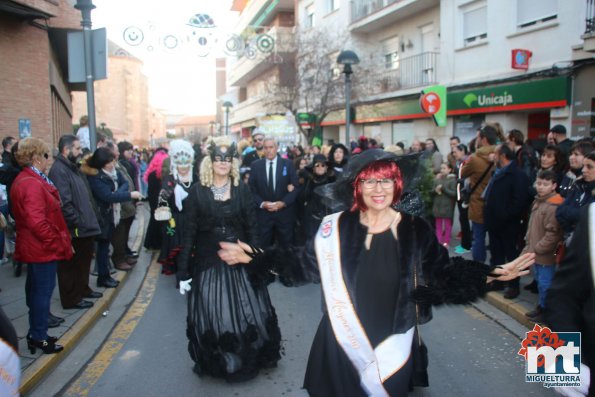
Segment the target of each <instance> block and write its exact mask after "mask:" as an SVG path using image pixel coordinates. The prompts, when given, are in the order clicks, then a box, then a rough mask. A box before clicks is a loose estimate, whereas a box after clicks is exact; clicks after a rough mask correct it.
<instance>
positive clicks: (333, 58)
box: [328, 51, 343, 80]
mask: <svg viewBox="0 0 595 397" xmlns="http://www.w3.org/2000/svg"><path fill="white" fill-rule="evenodd" d="M339 54H340V51H335V52H332V53H330V54H329V55H328V59H329V62H330V65H331V76H332V78H333V80H337V79H338V78H340V77H341V73H343V66H342V65H339V64H338V63H337V57H338V56H339Z"/></svg>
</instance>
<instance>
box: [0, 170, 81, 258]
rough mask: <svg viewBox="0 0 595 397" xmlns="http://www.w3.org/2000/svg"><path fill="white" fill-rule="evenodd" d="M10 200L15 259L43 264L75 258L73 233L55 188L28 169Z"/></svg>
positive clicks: (22, 175)
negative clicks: (71, 238)
mask: <svg viewBox="0 0 595 397" xmlns="http://www.w3.org/2000/svg"><path fill="white" fill-rule="evenodd" d="M10 200H11V212H12V215H13V217H14V220H15V223H16V229H17V230H16V232H17V239H16V247H15V252H14V259H16V260H17V261H20V262H25V263H44V262H51V261H57V260H68V259H70V258H72V244H71V241H70V233H69V231H68V227H67V226H66V222H65V221H64V216H63V215H62V210H61V209H60V195H59V193H58V190H57V189H56V188H55V187H53V186H50V185H49V184H48V183H47V182H46V181H44V180H43V179H42V178H41V177H40V176H39V175H37V174H36V173H35V172H34V171H33V170H32V169H30V168H29V167H26V168H24V169H23V170H22V171H21V172H20V173H19V175H18V176H17V177H16V179H15V180H14V182H13V184H12V186H11V188H10Z"/></svg>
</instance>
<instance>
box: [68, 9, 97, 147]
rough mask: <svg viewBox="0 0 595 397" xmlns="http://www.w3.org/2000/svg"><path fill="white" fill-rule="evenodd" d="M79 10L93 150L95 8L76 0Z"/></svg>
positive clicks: (95, 139)
mask: <svg viewBox="0 0 595 397" xmlns="http://www.w3.org/2000/svg"><path fill="white" fill-rule="evenodd" d="M74 8H76V9H77V10H80V11H81V14H82V16H83V20H82V21H81V26H82V27H83V48H84V50H85V76H86V87H87V117H88V118H89V145H90V146H91V147H90V148H89V149H91V151H94V150H95V149H96V147H97V135H96V125H95V91H94V88H93V81H94V80H95V79H94V77H93V55H92V43H91V33H92V31H91V10H92V9H94V8H95V6H94V5H93V0H76V4H75V6H74Z"/></svg>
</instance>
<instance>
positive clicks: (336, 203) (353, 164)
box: [315, 149, 425, 213]
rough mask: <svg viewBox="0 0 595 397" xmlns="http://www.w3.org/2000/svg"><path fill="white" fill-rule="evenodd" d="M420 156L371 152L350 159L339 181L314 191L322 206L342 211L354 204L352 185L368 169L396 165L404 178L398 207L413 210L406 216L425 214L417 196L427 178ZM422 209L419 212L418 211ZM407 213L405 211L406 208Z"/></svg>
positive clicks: (380, 151)
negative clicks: (374, 165) (386, 163)
mask: <svg viewBox="0 0 595 397" xmlns="http://www.w3.org/2000/svg"><path fill="white" fill-rule="evenodd" d="M420 155H421V154H420V153H412V154H405V155H398V154H395V153H391V152H386V151H384V150H382V149H368V150H365V151H363V152H361V153H359V154H357V155H354V156H352V157H351V158H350V159H349V163H347V166H346V167H344V168H343V173H342V174H341V176H340V178H339V180H337V182H334V183H330V184H327V185H324V186H321V187H319V188H317V189H316V190H315V192H316V194H318V195H320V196H321V197H322V201H323V204H324V205H325V206H326V207H327V208H328V209H329V210H330V211H331V212H337V211H343V210H346V209H349V208H351V205H352V204H353V182H354V181H355V179H356V177H357V175H358V174H359V173H360V172H361V171H362V170H363V169H364V168H366V167H367V166H368V165H370V164H372V163H374V162H376V161H389V162H394V163H396V164H397V166H398V167H399V169H400V170H401V177H402V178H403V194H402V195H401V204H399V207H407V208H409V207H411V208H409V209H408V210H407V212H413V213H418V212H421V211H422V210H423V204H422V202H421V198H420V197H419V195H418V194H417V193H415V191H414V190H415V187H416V186H418V185H419V183H420V181H421V178H422V177H423V174H424V169H425V168H424V165H423V162H422V161H420ZM418 207H419V210H417V208H418ZM403 209H405V208H403Z"/></svg>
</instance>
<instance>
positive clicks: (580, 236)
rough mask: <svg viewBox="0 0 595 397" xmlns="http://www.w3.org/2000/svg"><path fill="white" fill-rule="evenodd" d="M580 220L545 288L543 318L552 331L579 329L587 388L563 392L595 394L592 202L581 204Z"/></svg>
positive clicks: (594, 217) (594, 210) (594, 226)
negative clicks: (558, 265)
mask: <svg viewBox="0 0 595 397" xmlns="http://www.w3.org/2000/svg"><path fill="white" fill-rule="evenodd" d="M579 219H580V220H579V223H578V225H577V227H576V236H575V237H574V238H573V239H572V241H571V243H570V246H569V247H568V250H567V252H566V254H565V256H564V259H563V260H562V263H561V264H560V267H559V269H558V270H557V271H556V273H555V274H554V280H553V282H552V285H551V287H550V289H549V290H548V294H547V300H546V309H545V319H546V322H547V324H549V325H550V327H551V328H552V330H553V331H555V332H581V341H582V345H581V358H582V361H583V363H584V364H581V367H582V368H581V374H580V375H581V378H582V381H583V382H582V383H583V386H586V387H584V390H582V391H581V393H580V394H578V393H577V392H578V391H579V390H576V389H579V388H576V389H574V390H573V389H569V388H564V389H565V390H566V391H568V394H564V395H573V396H579V395H586V396H595V205H594V204H589V205H585V206H583V207H582V208H581V209H580V216H579ZM585 364H586V366H588V367H589V368H590V382H586V380H588V379H589V378H587V379H584V378H585V377H586V376H585V374H587V373H588V372H589V371H586V369H587V368H585ZM587 376H588V375H587ZM588 383H590V387H589V386H587V384H588ZM587 388H589V389H588V390H585V389H587ZM571 390H573V393H572V394H571V393H569V391H571ZM589 391H590V392H589Z"/></svg>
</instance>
